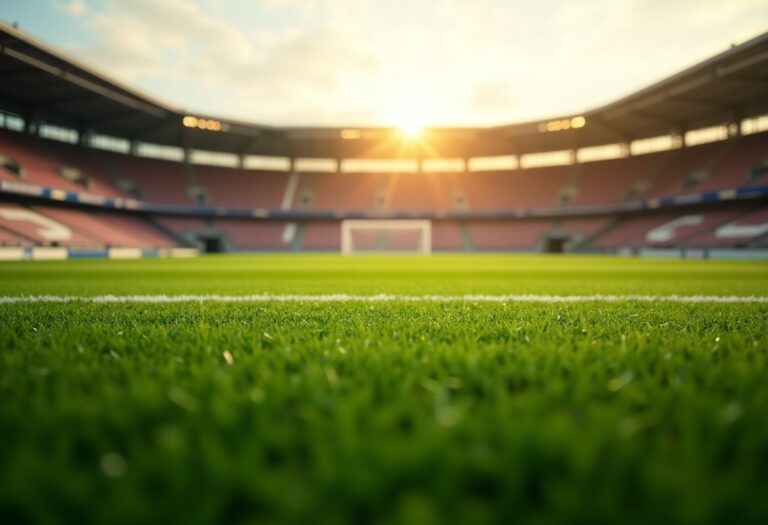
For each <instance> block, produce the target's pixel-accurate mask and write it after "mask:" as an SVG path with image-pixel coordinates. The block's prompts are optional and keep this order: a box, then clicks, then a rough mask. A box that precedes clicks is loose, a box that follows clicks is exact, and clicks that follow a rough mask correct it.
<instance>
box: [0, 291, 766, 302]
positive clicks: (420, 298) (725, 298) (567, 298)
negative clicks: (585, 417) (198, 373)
mask: <svg viewBox="0 0 768 525" xmlns="http://www.w3.org/2000/svg"><path fill="white" fill-rule="evenodd" d="M623 301H634V302H641V303H655V302H661V303H768V297H766V296H755V295H747V296H741V295H634V294H630V295H603V294H595V295H536V294H523V295H393V294H375V295H351V294H321V295H293V294H270V293H263V294H254V295H216V294H212V295H84V296H77V295H21V296H7V295H6V296H0V304H16V303H95V304H108V303H206V302H211V303H268V302H276V303H294V302H318V303H337V302H338V303H343V302H364V303H387V302H406V303H430V302H434V303H454V302H467V303H588V302H602V303H617V302H623Z"/></svg>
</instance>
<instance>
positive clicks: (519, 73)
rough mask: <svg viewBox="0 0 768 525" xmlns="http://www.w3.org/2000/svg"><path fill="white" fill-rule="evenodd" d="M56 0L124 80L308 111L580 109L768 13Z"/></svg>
mask: <svg viewBox="0 0 768 525" xmlns="http://www.w3.org/2000/svg"><path fill="white" fill-rule="evenodd" d="M54 1H55V2H56V3H55V4H54V6H55V7H56V9H57V10H58V11H60V12H65V13H68V14H70V15H72V16H74V17H77V23H78V24H79V26H80V28H82V33H83V34H84V35H85V37H84V38H83V40H81V41H79V43H77V44H76V45H74V47H73V49H72V50H73V51H75V52H76V53H77V54H78V55H79V56H82V57H83V58H85V59H87V60H90V61H93V62H95V63H96V64H97V65H99V66H100V67H101V68H103V69H104V70H105V71H107V72H109V73H110V74H112V75H116V76H117V77H119V78H120V79H122V80H124V81H127V82H129V83H132V84H135V85H138V86H140V87H142V88H143V89H147V90H149V91H150V92H152V93H154V94H155V95H156V96H159V98H161V99H165V100H168V101H169V102H171V103H173V104H174V105H178V106H182V107H186V108H188V109H189V110H191V111H199V112H206V113H214V114H221V115H222V116H227V115H228V116H232V117H237V118H242V119H246V120H254V121H260V122H264V123H267V124H308V125H312V124H317V125H320V124H336V125H344V124H350V125H354V124H360V125H364V124H385V123H394V122H393V121H394V120H396V119H400V118H406V117H408V116H409V114H414V113H415V114H417V116H418V117H419V119H420V120H424V121H427V122H430V123H438V124H467V125H468V124H490V123H502V122H505V121H506V122H510V121H515V120H521V119H528V118H540V117H544V116H554V115H557V114H562V113H570V112H578V111H582V110H584V109H588V108H590V107H593V106H596V105H600V104H603V103H605V102H608V101H610V100H612V99H615V98H618V97H619V96H620V95H623V94H625V93H627V92H631V91H634V90H636V89H637V88H639V87H641V86H642V85H644V84H647V83H650V82H652V81H655V80H658V79H660V78H662V77H663V76H665V75H668V74H671V73H674V72H675V71H677V70H679V69H681V68H682V67H685V66H688V65H691V64H692V63H694V62H696V61H697V60H700V59H703V58H706V57H707V56H709V55H711V54H712V53H714V52H717V51H719V50H721V49H725V48H726V46H727V44H728V43H730V42H731V41H734V40H737V41H743V40H745V39H746V38H747V37H748V36H752V34H754V33H756V32H757V31H759V30H760V29H762V28H761V27H760V25H761V21H762V20H766V16H768V4H766V3H765V1H764V0H740V2H723V1H721V0H674V1H669V0H621V1H619V0H617V1H615V2H604V1H602V0H578V1H569V0H542V1H541V2H529V3H526V4H523V3H522V2H513V1H509V0H409V1H408V2H406V1H405V0H391V1H389V2H379V1H378V0H262V1H261V2H251V1H248V0H198V1H197V2H193V1H191V0H131V1H125V0H103V1H102V2H101V3H99V4H96V3H91V5H90V6H86V5H85V4H84V3H83V0H70V1H69V2H68V3H60V1H59V0H54ZM63 1H64V0H61V2H63ZM713 28H717V31H713ZM86 42H87V44H86ZM410 116H413V115H410Z"/></svg>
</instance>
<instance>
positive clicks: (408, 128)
mask: <svg viewBox="0 0 768 525" xmlns="http://www.w3.org/2000/svg"><path fill="white" fill-rule="evenodd" d="M423 133H424V128H423V127H422V126H421V124H418V123H416V122H407V123H405V124H401V125H400V135H402V136H403V137H404V138H406V139H410V140H415V139H418V138H421V136H422V134H423Z"/></svg>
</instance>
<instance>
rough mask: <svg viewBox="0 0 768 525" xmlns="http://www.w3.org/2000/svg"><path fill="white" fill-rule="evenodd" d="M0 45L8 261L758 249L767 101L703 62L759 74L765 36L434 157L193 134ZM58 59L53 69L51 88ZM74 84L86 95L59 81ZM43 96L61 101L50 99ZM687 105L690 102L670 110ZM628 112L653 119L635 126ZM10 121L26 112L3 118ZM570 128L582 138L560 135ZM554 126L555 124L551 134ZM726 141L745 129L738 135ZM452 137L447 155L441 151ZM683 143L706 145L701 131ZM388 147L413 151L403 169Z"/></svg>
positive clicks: (47, 60) (342, 136)
mask: <svg viewBox="0 0 768 525" xmlns="http://www.w3.org/2000/svg"><path fill="white" fill-rule="evenodd" d="M0 33H2V35H3V36H4V38H5V40H4V45H5V46H6V47H7V49H9V50H10V49H16V48H18V49H23V52H24V53H31V55H30V56H34V60H28V61H21V60H18V59H17V58H14V57H16V56H17V55H18V53H17V54H16V55H15V54H14V53H5V54H2V55H0V66H2V67H4V72H6V73H5V74H6V75H7V76H8V79H7V82H5V83H4V87H3V92H2V93H0V117H1V118H0V244H2V245H4V246H8V245H11V246H23V245H41V246H51V245H60V246H70V247H89V248H90V247H112V246H120V247H132V248H148V249H164V248H169V247H174V246H196V247H200V248H203V249H205V250H209V251H222V250H310V251H312V250H331V251H337V250H339V248H340V241H341V239H340V221H341V220H342V219H344V218H355V219H360V218H366V217H367V218H387V219H400V218H406V219H407V218H419V219H422V218H426V219H429V220H431V221H432V247H433V249H435V250H452V251H462V250H548V251H560V250H561V249H566V250H567V251H569V250H580V251H614V250H617V249H621V248H649V247H652V248H653V247H658V248H670V247H679V248H681V249H683V248H685V247H703V248H707V247H712V248H720V247H725V248H730V247H760V246H765V245H766V244H768V240H766V235H767V234H768V232H766V223H767V222H768V216H767V215H766V204H767V202H768V175H766V174H768V132H766V131H768V124H767V123H768V116H767V115H766V114H765V112H766V107H765V106H764V104H761V103H758V102H760V101H764V100H765V97H764V89H763V88H764V86H760V85H757V83H755V85H751V84H750V85H742V84H739V85H738V86H737V87H734V85H733V83H729V81H728V79H727V78H725V77H727V76H728V74H730V73H727V74H726V73H724V74H723V75H722V76H717V75H715V76H714V77H711V78H710V76H708V72H711V71H713V67H714V66H713V64H718V63H720V62H722V63H724V64H725V63H727V65H728V68H727V70H728V71H736V70H737V68H735V66H734V64H739V67H741V70H739V71H741V73H740V74H748V73H749V74H752V75H753V76H754V77H755V78H763V77H764V76H765V74H766V71H768V58H763V57H766V56H768V34H766V35H763V36H761V37H758V38H756V39H754V40H753V41H750V42H747V43H745V44H742V45H740V46H736V47H734V48H732V49H730V50H728V51H726V52H725V53H723V54H721V55H718V56H716V57H713V58H712V59H710V60H709V61H706V62H703V63H701V64H699V65H697V66H694V67H693V68H690V69H687V70H685V71H683V72H681V73H680V74H678V75H674V76H672V77H670V78H669V79H666V80H664V81H662V82H659V83H657V84H654V85H653V86H650V87H649V88H646V89H644V90H641V91H638V92H637V93H635V94H633V95H630V96H628V97H626V98H624V99H621V100H618V101H616V102H614V103H612V104H608V105H606V106H603V107H600V108H597V109H594V110H592V111H589V112H587V113H584V115H583V116H578V117H566V118H563V119H556V121H551V122H549V123H548V122H541V123H520V124H510V125H506V126H499V127H492V128H477V129H449V128H444V129H442V128H435V129H433V130H429V134H428V135H427V137H428V139H425V140H434V141H435V144H423V145H422V146H418V145H414V144H403V143H402V140H403V139H401V138H397V137H398V135H397V133H396V130H390V131H391V132H393V134H391V133H390V132H388V131H387V130H382V129H372V130H371V133H370V135H371V137H374V138H372V139H370V140H369V139H368V138H367V133H368V132H367V131H366V132H365V133H363V132H362V131H361V130H351V132H350V130H339V129H333V128H301V129H292V128H285V129H282V128H271V127H265V126H260V125H257V124H248V123H244V122H238V123H234V122H233V123H232V125H231V126H230V125H229V123H227V122H224V121H221V122H220V121H218V120H213V119H212V120H210V122H215V123H216V124H217V125H216V126H213V128H215V130H213V129H212V128H211V126H208V125H206V126H203V127H200V126H199V125H196V124H195V123H199V119H198V118H196V117H193V116H189V115H186V114H183V113H180V112H179V110H178V109H176V108H174V107H172V106H167V105H164V104H162V103H160V102H158V101H156V100H153V99H151V98H149V97H146V96H145V95H143V94H141V93H140V92H138V91H131V90H128V91H126V90H125V89H124V88H123V87H121V86H119V85H116V84H114V83H112V82H111V81H110V80H109V79H108V78H106V77H101V76H99V75H98V74H96V73H94V72H93V71H88V72H85V71H81V70H80V66H79V65H78V64H77V63H76V62H75V61H68V60H67V57H66V56H65V55H58V54H56V53H54V52H52V51H51V49H48V48H43V47H42V46H39V45H38V44H37V43H36V41H34V40H33V39H28V38H26V37H25V35H24V34H23V33H22V32H20V31H18V30H17V29H13V28H9V27H6V26H4V25H2V26H0ZM756 57H757V58H756ZM62 63H64V64H67V67H66V68H65V69H66V71H67V74H66V75H56V74H53V73H52V71H54V70H56V71H58V68H59V67H60V66H61V64H62ZM49 64H55V67H46V66H47V65H49ZM62 71H63V70H62ZM31 73H34V75H31ZM701 73H707V75H704V76H701ZM77 74H82V75H84V77H87V78H89V79H90V81H89V82H90V83H86V84H83V83H76V82H73V81H72V78H74V77H73V75H77ZM16 75H19V76H18V77H17V76H16ZM696 75H699V76H696ZM705 77H706V81H700V79H701V78H705ZM27 78H35V79H37V78H39V79H41V80H33V81H29V82H28V81H27V80H25V79H27ZM14 79H16V80H18V82H16V81H15V80H14ZM692 79H695V80H696V81H695V82H694V81H693V80H692ZM22 80H23V82H22ZM30 82H31V84H30ZM43 82H45V87H46V90H38V91H39V93H41V95H40V96H39V97H38V98H36V99H34V100H33V99H29V97H28V95H29V92H30V85H31V86H32V89H37V88H40V87H41V86H42V85H43V84H42V83H43ZM25 86H26V87H25ZM89 86H90V87H89ZM57 90H58V91H57ZM56 92H59V93H65V94H66V96H59V97H56V96H55V93H56ZM672 92H674V93H675V94H674V96H670V95H669V93H672ZM78 93H79V94H80V96H81V97H80V98H82V100H83V101H84V102H83V103H82V104H81V105H80V104H79V103H66V102H60V101H62V100H78V95H77V94H78ZM689 96H690V97H691V101H694V103H687V102H686V97H689ZM713 97H714V98H715V99H717V100H715V101H714V102H713V104H711V105H706V104H705V105H702V104H700V103H698V102H695V101H700V100H702V99H709V98H713ZM756 101H757V102H756ZM633 104H640V105H642V106H643V107H644V108H646V109H645V110H644V111H646V110H647V111H648V112H649V114H665V115H668V116H669V119H668V120H664V121H662V120H658V119H648V118H644V117H643V116H642V115H636V114H635V112H633V110H632V108H633V107H635V106H633ZM649 104H650V105H649ZM648 105H649V106H648ZM646 106H648V107H646ZM19 108H22V109H24V108H26V109H28V110H29V111H28V113H25V114H19V111H20V109H19ZM718 108H720V109H718ZM722 108H726V109H727V111H726V110H724V109H723V110H722V111H721V109H722ZM26 109H25V111H26ZM110 115H119V116H117V117H111V116H110ZM735 115H739V118H738V119H736V117H735ZM761 119H762V120H761ZM204 120H205V122H208V120H207V119H204ZM579 121H580V123H581V124H580V125H579V126H578V127H577V126H576V125H575V124H574V125H573V126H571V125H570V123H572V122H579ZM553 122H554V123H555V124H557V125H556V126H550V125H549V124H552V123H553ZM563 122H565V123H568V126H562V125H561V124H562V123H563ZM669 122H676V123H680V129H686V130H687V128H688V127H689V126H690V125H691V123H699V122H700V123H702V124H700V125H702V126H714V128H711V129H715V130H716V131H717V130H719V132H720V134H719V135H717V136H716V134H713V135H712V137H714V138H717V139H721V140H716V141H713V142H709V143H704V144H701V145H688V146H682V147H678V146H681V144H683V143H684V142H685V141H688V143H689V144H690V143H694V142H697V141H699V142H700V140H693V141H691V140H689V139H688V135H687V134H686V133H682V131H677V132H670V131H669ZM49 124H50V126H53V128H56V129H58V130H59V131H60V132H62V134H61V136H60V137H59V138H60V139H61V140H54V138H55V135H56V133H54V134H53V135H52V134H51V133H50V132H46V133H43V132H41V129H48V128H47V127H50V126H49ZM593 124H594V125H593ZM46 126H47V127H46ZM53 128H51V129H53ZM230 128H231V129H230ZM707 129H710V128H702V130H703V131H707ZM62 130H63V131H62ZM76 130H77V131H76ZM688 131H690V132H691V133H694V134H695V132H696V130H688ZM742 131H743V132H744V133H746V134H745V135H740V134H739V133H740V132H742ZM345 132H346V133H345ZM102 133H103V134H104V136H106V137H108V138H109V137H111V140H113V141H122V143H123V144H122V147H121V148H109V150H105V149H97V148H96V147H95V144H94V143H93V142H92V138H93V137H95V136H96V135H98V134H102ZM457 133H458V134H459V135H461V139H460V140H459V139H455V140H454V138H451V137H454V136H455V135H456V134H457ZM65 136H66V138H64V137H65ZM699 136H703V137H705V138H707V136H706V133H705V134H700V135H699ZM43 137H45V138H43ZM376 137H378V138H376ZM655 138H662V139H669V141H668V142H669V145H670V146H672V149H668V150H666V151H658V149H659V148H655V147H652V148H648V149H647V150H646V151H649V152H648V153H643V154H637V155H627V156H624V157H622V158H612V159H609V160H592V161H586V160H585V159H587V158H588V157H584V158H582V157H580V156H579V153H580V152H582V151H583V150H582V149H580V148H597V149H600V148H602V147H603V146H605V145H606V144H607V145H611V144H613V145H614V146H615V145H617V144H618V145H620V146H621V147H619V148H616V151H618V154H620V155H624V154H625V153H626V152H635V149H634V148H633V146H634V145H635V143H634V141H633V139H637V140H638V141H640V140H646V139H647V140H651V141H652V140H654V139H655ZM347 139H351V140H347ZM707 140H711V137H710V138H707ZM65 141H66V142H65ZM71 142H75V144H73V143H71ZM145 146H154V150H152V148H150V150H152V151H159V150H158V148H160V149H162V148H169V149H172V150H174V152H175V155H176V158H183V159H184V160H181V161H172V160H161V159H158V158H150V157H147V156H142V155H145V154H146V153H147V151H148V150H146V148H145V149H142V148H144V147H145ZM433 146H435V147H433ZM438 146H439V147H438ZM99 147H103V144H102V146H99ZM667 147H669V146H667ZM112 149H116V150H119V151H131V152H132V153H131V154H125V153H117V152H115V151H112ZM661 149H663V148H661ZM454 150H455V151H454ZM197 151H201V152H209V153H224V154H226V155H227V156H229V157H231V158H234V157H239V159H240V161H239V162H238V163H235V162H232V163H230V164H231V165H238V166H250V165H260V166H261V165H262V164H259V163H256V164H248V163H247V162H245V161H246V159H247V157H248V156H249V155H252V156H259V157H276V158H278V160H279V159H283V160H285V166H296V165H297V164H296V161H297V160H302V159H308V160H312V159H319V158H322V159H333V162H335V163H336V164H337V165H338V166H339V171H338V172H310V171H300V172H299V171H292V170H291V168H288V169H286V170H279V169H277V168H274V169H273V168H270V169H250V168H248V169H246V168H243V167H237V168H236V167H220V166H209V165H203V164H200V163H197V162H198V161H200V159H202V158H208V159H212V158H214V157H215V156H214V157H211V156H208V157H204V156H203V157H200V158H196V159H193V157H194V155H193V153H195V152H197ZM403 151H410V152H414V155H413V157H408V156H403V155H402V153H403ZM429 151H443V152H445V153H446V154H449V153H450V155H448V156H449V157H451V158H453V159H459V160H460V162H458V163H457V164H454V165H455V166H459V168H458V169H457V170H456V171H443V172H433V171H429V170H428V169H427V171H425V172H421V171H418V172H404V173H399V172H397V173H395V172H374V170H371V172H356V173H353V172H349V173H348V172H345V171H344V170H343V169H342V166H344V162H345V159H350V160H352V159H369V156H370V155H373V154H374V153H375V154H376V155H381V156H380V157H374V158H380V159H383V160H385V161H386V160H387V159H390V160H391V159H398V158H400V159H406V160H408V161H409V162H410V161H413V165H414V166H415V165H417V163H416V160H417V158H418V159H423V160H425V161H426V160H429V158H428V156H429V155H428V152H429ZM593 151H594V150H593ZM425 152H426V153H427V155H426V156H425ZM556 153H561V154H563V155H561V161H559V162H560V165H551V166H546V167H527V168H522V167H518V165H520V166H531V165H532V163H531V162H526V161H527V160H528V159H531V158H532V157H531V155H536V154H538V155H539V159H538V160H541V158H542V157H543V156H546V155H548V154H556ZM153 155H155V156H157V154H153ZM160 156H163V155H160ZM494 156H496V157H498V158H504V157H515V158H514V163H511V164H505V165H504V166H505V167H504V169H498V166H496V165H494V166H493V169H492V170H490V171H472V170H466V169H462V168H461V166H470V165H471V164H472V162H471V161H472V160H473V159H476V158H482V157H487V158H491V159H492V158H494ZM593 158H599V157H593ZM193 160H195V162H194V163H193V162H192V161H193ZM278 164H279V163H278ZM536 164H538V165H541V164H542V162H536ZM550 164H552V162H550ZM264 165H269V166H272V164H269V163H267V164H264ZM418 165H419V166H422V165H423V163H418ZM425 169H426V168H425ZM702 192H709V193H708V194H704V193H702ZM360 235H361V236H362V242H364V243H365V242H367V243H369V245H370V246H371V247H373V248H375V247H377V246H384V245H387V246H390V247H398V246H399V247H405V246H407V245H408V244H410V243H412V242H413V239H411V238H409V237H408V236H409V235H410V234H409V233H403V234H402V235H401V234H398V233H390V234H387V235H381V234H377V233H374V234H368V233H361V234H360ZM366 236H369V237H370V239H369V238H368V237H366Z"/></svg>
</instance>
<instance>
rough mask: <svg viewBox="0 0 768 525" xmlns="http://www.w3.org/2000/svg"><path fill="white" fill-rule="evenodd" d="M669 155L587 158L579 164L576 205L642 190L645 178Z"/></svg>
mask: <svg viewBox="0 0 768 525" xmlns="http://www.w3.org/2000/svg"><path fill="white" fill-rule="evenodd" d="M668 155H669V153H668V152H665V153H655V154H647V155H639V156H636V157H628V158H621V159H611V160H603V161H597V162H587V163H584V164H581V165H580V166H579V168H578V169H579V173H578V184H577V192H576V195H575V197H574V199H573V200H572V201H571V202H572V204H573V205H582V204H609V203H613V202H622V201H625V200H630V199H632V198H636V197H637V196H638V195H640V194H642V185H641V183H642V182H645V181H646V180H647V178H648V177H650V176H651V175H652V174H653V171H654V168H656V167H657V166H658V165H659V164H660V163H662V162H663V161H664V160H665V158H666V157H667V156H668Z"/></svg>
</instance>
